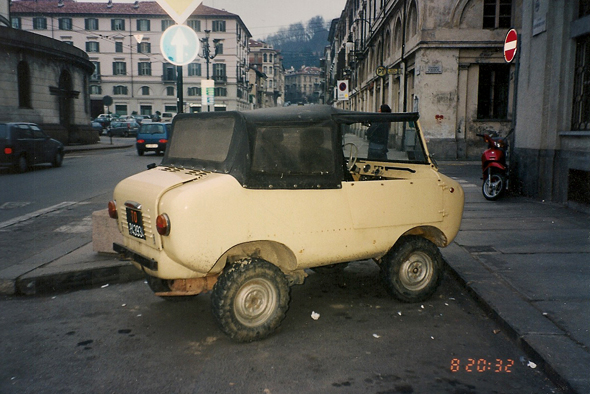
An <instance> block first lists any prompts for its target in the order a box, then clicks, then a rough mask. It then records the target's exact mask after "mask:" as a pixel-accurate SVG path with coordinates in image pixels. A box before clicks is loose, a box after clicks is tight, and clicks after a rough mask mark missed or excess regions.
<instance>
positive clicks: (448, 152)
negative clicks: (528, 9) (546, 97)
mask: <svg viewBox="0 0 590 394" xmlns="http://www.w3.org/2000/svg"><path fill="white" fill-rule="evenodd" d="M521 3H522V1H521V0H440V1H426V0H387V1H382V0H367V1H361V0H348V1H347V3H346V6H345V9H344V10H343V11H342V14H341V17H340V18H339V19H338V21H337V23H334V24H332V29H333V30H332V31H331V32H330V37H331V38H332V46H331V50H330V52H329V53H328V55H327V57H328V58H329V59H330V61H329V62H327V64H326V67H327V69H326V75H327V78H328V84H327V86H326V88H327V91H326V94H330V93H329V92H330V91H331V90H333V88H334V86H336V82H337V81H338V80H348V81H349V100H347V101H340V102H336V104H335V105H337V106H339V107H342V108H346V109H352V110H360V111H376V110H377V109H378V108H379V106H380V105H381V104H382V103H386V104H388V105H390V107H391V108H392V109H393V111H398V112H405V111H419V112H420V122H421V125H422V127H423V128H424V131H425V135H426V138H427V139H428V140H429V149H430V151H431V153H433V154H434V156H435V157H436V158H439V159H457V158H476V157H478V156H479V155H480V154H481V152H482V150H483V146H484V145H483V142H482V141H481V139H480V138H479V137H477V136H476V134H477V133H481V132H484V131H490V130H495V131H497V132H499V133H500V134H501V135H506V134H507V133H508V132H509V130H510V129H511V124H512V123H511V122H512V113H513V109H512V108H513V105H512V102H513V83H512V80H513V78H512V76H513V73H514V69H515V67H514V65H511V64H506V63H505V61H504V58H503V43H504V38H505V35H506V33H507V31H508V30H509V29H510V28H514V27H515V28H519V27H520V26H521V18H520V15H521V14H520V12H519V10H520V9H521ZM332 96H333V95H332Z"/></svg>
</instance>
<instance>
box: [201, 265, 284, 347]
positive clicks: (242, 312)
mask: <svg viewBox="0 0 590 394" xmlns="http://www.w3.org/2000/svg"><path fill="white" fill-rule="evenodd" d="M289 301H290V295H289V285H288V282H287V278H286V277H285V275H284V274H283V273H282V272H281V270H280V269H279V268H277V267H276V266H274V265H272V264H270V263H269V262H266V261H264V260H259V259H244V260H240V261H238V262H236V263H234V264H232V265H231V266H229V267H228V268H226V270H225V271H224V272H223V273H222V274H221V275H220V276H219V279H218V280H217V283H216V284H215V286H214V287H213V292H212V294H211V311H212V312H213V316H214V317H215V319H216V320H217V323H218V324H219V326H220V327H221V330H222V331H223V332H224V333H226V334H227V335H228V336H229V337H230V338H231V339H232V340H234V341H236V342H252V341H256V340H259V339H263V338H266V337H267V336H269V335H270V334H272V333H273V332H274V331H275V330H276V329H277V328H278V327H279V325H280V324H281V322H282V321H283V319H284V318H285V314H286V312H287V309H288V308H289Z"/></svg>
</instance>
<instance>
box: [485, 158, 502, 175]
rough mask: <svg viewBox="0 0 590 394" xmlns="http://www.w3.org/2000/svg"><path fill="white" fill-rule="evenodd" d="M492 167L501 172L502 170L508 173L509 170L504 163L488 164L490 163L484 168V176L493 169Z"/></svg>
mask: <svg viewBox="0 0 590 394" xmlns="http://www.w3.org/2000/svg"><path fill="white" fill-rule="evenodd" d="M492 167H493V168H497V169H499V170H501V171H503V172H506V169H507V167H506V166H505V165H503V164H502V163H498V162H497V161H491V162H488V163H485V164H484V168H483V172H484V174H485V173H486V172H488V170H489V169H490V168H492Z"/></svg>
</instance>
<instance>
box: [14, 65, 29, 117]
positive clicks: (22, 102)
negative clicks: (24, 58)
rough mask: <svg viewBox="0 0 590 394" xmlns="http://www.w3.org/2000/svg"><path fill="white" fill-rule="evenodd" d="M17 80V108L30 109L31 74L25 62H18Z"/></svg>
mask: <svg viewBox="0 0 590 394" xmlns="http://www.w3.org/2000/svg"><path fill="white" fill-rule="evenodd" d="M17 79H18V106H19V107H21V108H32V106H31V73H30V71H29V65H28V64H27V62H20V63H19V64H18V67H17Z"/></svg>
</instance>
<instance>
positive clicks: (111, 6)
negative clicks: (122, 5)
mask: <svg viewBox="0 0 590 394" xmlns="http://www.w3.org/2000/svg"><path fill="white" fill-rule="evenodd" d="M107 8H113V0H109V1H108V3H107Z"/></svg>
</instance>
